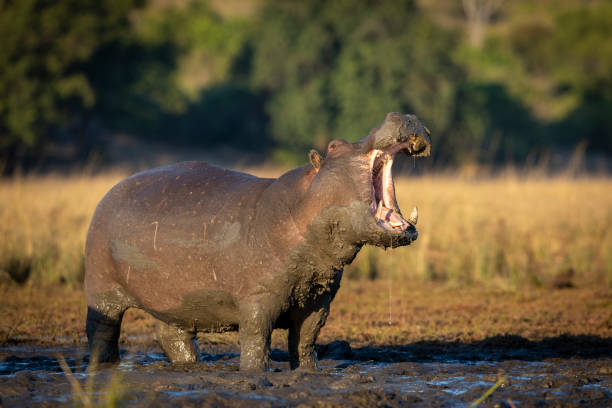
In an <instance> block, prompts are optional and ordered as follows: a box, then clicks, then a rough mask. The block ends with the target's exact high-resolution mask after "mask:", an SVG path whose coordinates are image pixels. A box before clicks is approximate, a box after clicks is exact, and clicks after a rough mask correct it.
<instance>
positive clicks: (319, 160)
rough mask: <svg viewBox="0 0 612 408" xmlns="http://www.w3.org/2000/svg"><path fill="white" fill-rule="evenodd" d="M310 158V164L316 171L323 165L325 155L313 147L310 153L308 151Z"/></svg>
mask: <svg viewBox="0 0 612 408" xmlns="http://www.w3.org/2000/svg"><path fill="white" fill-rule="evenodd" d="M308 158H309V159H310V164H312V167H314V169H315V170H316V171H319V169H320V168H321V165H322V164H323V156H321V154H319V152H317V151H316V150H314V149H312V150H311V151H310V153H308Z"/></svg>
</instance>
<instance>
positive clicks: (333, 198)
mask: <svg viewBox="0 0 612 408" xmlns="http://www.w3.org/2000/svg"><path fill="white" fill-rule="evenodd" d="M430 149H431V141H430V139H429V130H427V128H426V127H425V126H424V125H423V124H422V123H421V122H420V121H419V120H418V119H417V118H416V116H414V115H402V114H399V113H390V114H388V115H387V116H386V118H385V120H384V122H383V123H382V124H381V125H380V126H379V127H378V128H375V129H373V130H372V131H371V132H370V134H369V135H368V136H367V137H365V138H364V139H363V140H362V141H360V142H357V143H348V142H345V141H342V140H334V141H332V142H330V144H329V146H328V150H327V154H326V157H325V158H323V157H322V156H321V155H319V154H318V153H316V152H314V151H313V152H311V153H310V164H308V165H306V166H303V167H300V168H297V169H294V170H291V171H289V172H287V173H285V174H284V175H282V176H281V177H279V178H278V179H261V178H257V177H254V176H251V175H248V174H243V173H238V172H233V171H230V170H225V169H221V168H218V167H215V166H212V165H208V164H206V163H201V162H187V163H179V164H176V165H172V166H168V167H163V168H159V169H153V170H149V171H146V172H143V173H139V174H136V175H134V176H132V177H130V178H128V179H126V180H124V181H122V182H121V183H119V184H117V185H116V186H115V187H113V189H111V191H109V192H108V193H107V195H106V196H105V197H104V198H103V199H102V201H101V202H100V204H99V205H98V208H97V209H96V212H95V214H94V217H93V220H92V222H91V225H90V229H89V233H88V236H87V243H86V250H85V265H86V273H85V295H86V299H87V305H88V313H87V337H88V340H89V345H90V350H91V356H92V361H93V362H94V363H96V362H112V361H117V360H118V359H119V352H118V347H117V340H118V337H119V331H120V326H121V319H122V317H123V313H124V312H125V310H126V309H128V308H130V307H136V308H141V309H143V310H146V311H147V312H149V313H150V314H151V315H153V316H154V317H156V318H157V319H159V321H160V323H159V326H158V328H157V336H158V341H159V342H160V344H161V346H162V348H163V349H164V351H165V353H166V355H167V356H168V358H169V359H170V361H171V362H172V363H190V362H194V361H197V360H198V353H197V350H198V347H197V344H195V336H196V334H197V333H198V332H210V331H214V332H223V331H230V330H238V332H239V339H240V345H241V350H240V368H241V369H242V370H256V371H262V370H268V369H269V358H270V336H271V333H272V330H273V329H275V328H285V329H288V330H289V336H288V347H289V355H290V365H291V368H293V369H295V368H300V369H306V370H314V369H316V368H317V365H316V364H317V357H316V352H315V347H314V344H315V341H316V338H317V335H318V333H319V330H320V329H321V327H322V326H323V325H324V324H325V320H326V318H327V315H328V313H329V304H330V302H331V301H332V300H333V298H334V296H335V294H336V292H337V290H338V288H339V286H340V279H341V277H342V270H343V268H344V266H345V265H347V264H349V263H350V262H351V261H352V260H353V259H354V258H355V256H356V255H357V253H358V252H359V250H360V249H361V248H362V247H363V245H366V244H368V245H377V246H382V247H397V246H403V245H409V244H410V243H411V242H412V241H414V240H415V239H416V238H417V231H416V228H415V224H416V222H417V216H418V214H417V212H416V209H415V210H414V211H413V213H412V214H411V215H410V216H409V217H408V218H407V219H405V218H404V217H403V216H402V213H401V211H400V209H399V207H398V205H397V202H396V200H395V190H394V185H393V178H392V171H391V167H392V164H393V157H394V155H395V154H397V153H399V152H402V153H405V154H408V155H411V156H427V155H429V151H430Z"/></svg>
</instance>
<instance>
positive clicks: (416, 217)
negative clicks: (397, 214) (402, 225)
mask: <svg viewBox="0 0 612 408" xmlns="http://www.w3.org/2000/svg"><path fill="white" fill-rule="evenodd" d="M418 220H419V210H418V209H417V208H416V207H414V208H413V209H412V212H411V213H410V215H409V216H408V222H409V223H411V224H412V225H416V224H417V221H418Z"/></svg>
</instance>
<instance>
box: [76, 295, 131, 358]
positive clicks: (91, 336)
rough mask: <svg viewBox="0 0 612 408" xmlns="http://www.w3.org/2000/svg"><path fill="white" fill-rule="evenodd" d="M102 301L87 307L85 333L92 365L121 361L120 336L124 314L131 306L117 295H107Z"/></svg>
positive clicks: (101, 296)
mask: <svg viewBox="0 0 612 408" xmlns="http://www.w3.org/2000/svg"><path fill="white" fill-rule="evenodd" d="M99 298H100V299H102V300H101V301H99V302H96V303H95V304H93V305H89V306H88V307H87V323H86V328H85V331H86V333H87V340H88V342H89V351H90V357H89V358H90V364H91V365H92V366H96V365H97V364H98V363H107V362H115V361H118V360H119V334H120V331H121V319H123V313H124V312H125V310H126V309H127V308H128V307H129V306H130V305H129V304H128V303H127V302H125V299H124V297H122V296H118V295H117V293H110V294H109V293H105V294H102V295H100V296H99Z"/></svg>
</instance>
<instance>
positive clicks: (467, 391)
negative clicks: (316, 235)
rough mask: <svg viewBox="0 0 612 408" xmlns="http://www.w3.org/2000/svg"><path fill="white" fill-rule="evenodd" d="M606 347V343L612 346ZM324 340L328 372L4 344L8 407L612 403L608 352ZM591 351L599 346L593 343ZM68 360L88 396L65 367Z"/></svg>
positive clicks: (0, 384)
mask: <svg viewBox="0 0 612 408" xmlns="http://www.w3.org/2000/svg"><path fill="white" fill-rule="evenodd" d="M605 345H607V343H606V344H605ZM503 350H505V351H504V352H503V353H500V352H499V351H500V349H481V347H472V348H469V347H467V348H466V347H464V346H462V345H458V346H456V347H454V348H453V347H449V345H448V344H447V345H444V347H440V348H436V349H435V350H432V348H431V346H430V345H429V346H404V347H394V348H393V347H364V348H361V349H354V350H351V349H350V347H349V346H348V344H347V343H344V342H334V343H330V344H329V345H325V346H319V347H318V351H319V354H320V355H321V360H320V371H319V372H316V373H308V372H299V371H290V370H289V363H288V361H287V353H286V352H284V351H281V350H274V351H273V353H272V359H273V361H272V368H273V371H271V372H267V373H261V374H247V373H241V372H239V371H238V367H239V354H238V351H237V350H236V349H234V348H232V347H230V346H209V347H206V350H203V352H204V354H203V356H202V361H201V362H200V363H198V364H196V365H191V366H185V367H172V366H171V365H170V364H169V363H168V361H167V359H166V358H165V356H164V355H163V354H162V353H161V351H159V349H157V348H156V347H154V346H146V347H145V346H139V347H131V348H128V349H124V350H122V361H121V363H120V364H118V365H114V366H108V367H103V368H101V369H100V370H98V371H96V372H93V373H88V372H87V350H86V349H85V348H84V347H71V348H68V347H55V348H48V347H44V348H43V347H39V346H15V347H3V348H0V406H1V407H24V406H27V407H44V406H58V405H74V404H75V402H76V403H78V404H82V403H83V401H84V400H85V401H87V398H89V400H90V401H91V402H92V403H93V404H96V405H97V404H100V405H109V404H111V403H113V402H116V403H117V405H119V406H136V407H141V406H142V407H145V406H147V407H148V406H153V407H155V406H187V407H189V406H198V407H200V406H215V407H218V406H270V407H276V406H297V405H301V406H321V405H323V406H389V407H395V406H424V407H425V406H469V405H470V404H471V403H472V402H473V401H475V400H477V399H478V398H479V397H481V396H482V395H483V394H484V393H485V392H486V391H487V390H489V389H490V388H491V387H492V386H493V385H494V384H495V383H496V382H497V381H498V380H499V379H500V378H505V380H504V381H503V383H502V384H501V385H500V386H499V387H498V388H497V389H496V390H495V391H494V392H493V393H492V394H491V395H490V396H489V397H488V398H487V399H486V400H485V401H484V403H483V406H501V407H504V406H513V405H514V406H516V407H519V406H520V407H531V406H538V407H539V406H593V407H602V406H610V405H612V356H610V350H609V349H602V350H600V352H599V353H596V354H595V355H593V354H592V353H591V355H590V356H588V357H585V356H583V355H580V354H579V353H578V354H576V353H574V354H573V355H558V354H559V353H556V354H555V353H550V352H549V353H548V354H546V353H544V352H543V351H542V350H538V349H537V348H536V349H534V348H528V349H526V348H524V347H523V348H519V349H515V348H507V347H505V348H503ZM591 351H592V349H591ZM60 355H61V356H62V357H63V358H64V359H65V360H66V362H67V364H68V366H69V367H70V370H71V371H72V372H73V379H74V380H76V381H77V382H78V384H79V386H80V387H82V389H83V392H82V394H81V395H80V396H79V393H78V392H75V390H77V388H75V385H74V383H73V384H71V383H70V381H69V379H68V377H67V376H66V374H65V373H64V371H62V368H61V366H60V363H59V361H58V356H60Z"/></svg>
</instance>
